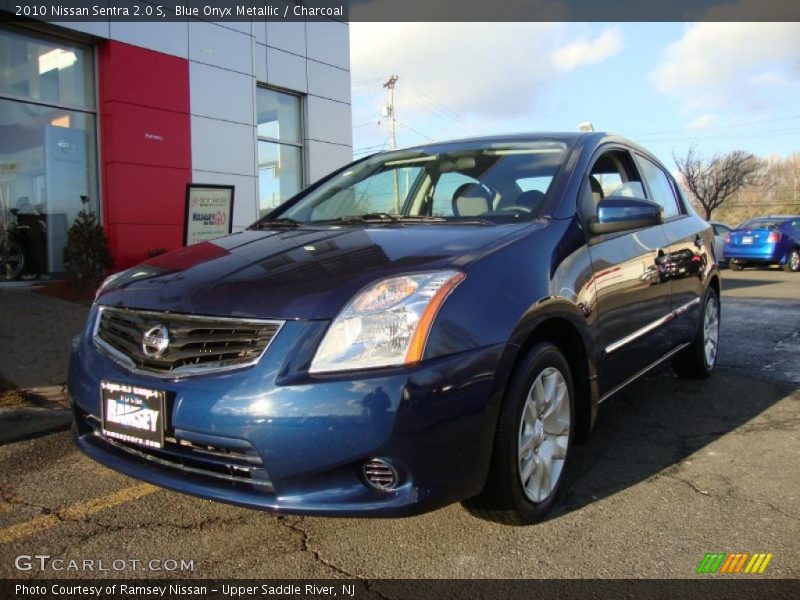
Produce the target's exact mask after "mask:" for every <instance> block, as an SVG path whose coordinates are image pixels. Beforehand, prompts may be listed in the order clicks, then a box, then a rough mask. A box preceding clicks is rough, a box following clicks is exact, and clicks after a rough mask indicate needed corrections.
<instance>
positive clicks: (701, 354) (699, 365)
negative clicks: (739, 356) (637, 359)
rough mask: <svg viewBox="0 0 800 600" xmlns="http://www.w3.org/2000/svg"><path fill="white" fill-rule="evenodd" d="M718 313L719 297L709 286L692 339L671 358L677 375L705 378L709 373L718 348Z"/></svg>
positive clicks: (689, 377) (715, 360)
mask: <svg viewBox="0 0 800 600" xmlns="http://www.w3.org/2000/svg"><path fill="white" fill-rule="evenodd" d="M719 314H720V311H719V297H718V296H717V292H715V291H714V289H713V288H709V289H708V292H706V298H705V302H704V303H703V316H702V319H701V322H700V327H699V328H698V331H697V334H695V337H694V340H692V343H691V344H689V345H688V346H687V347H686V348H684V349H683V350H681V351H680V352H679V353H678V354H676V355H675V357H674V358H673V359H672V368H673V370H674V371H675V373H676V374H677V375H678V377H683V378H686V379H705V378H707V377H708V376H709V375H711V371H713V370H714V366H715V365H716V364H717V351H718V349H719V321H720V319H719Z"/></svg>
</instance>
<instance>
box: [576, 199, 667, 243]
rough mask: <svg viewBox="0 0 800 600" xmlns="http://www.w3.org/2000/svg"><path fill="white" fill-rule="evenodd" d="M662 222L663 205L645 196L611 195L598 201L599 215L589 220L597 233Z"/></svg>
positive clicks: (594, 232)
mask: <svg viewBox="0 0 800 600" xmlns="http://www.w3.org/2000/svg"><path fill="white" fill-rule="evenodd" d="M659 223H661V205H659V204H657V203H655V202H651V201H650V200H645V199H643V198H627V197H624V196H609V197H607V198H603V199H602V200H600V202H598V203H597V216H595V217H592V218H591V219H590V220H589V231H590V232H591V233H593V234H595V235H602V234H604V233H616V232H618V231H627V230H629V229H641V228H643V227H652V226H653V225H658V224H659Z"/></svg>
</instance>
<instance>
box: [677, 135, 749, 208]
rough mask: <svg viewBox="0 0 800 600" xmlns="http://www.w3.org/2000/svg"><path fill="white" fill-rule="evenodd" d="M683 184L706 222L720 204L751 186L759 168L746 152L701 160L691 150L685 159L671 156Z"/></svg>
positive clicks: (737, 151)
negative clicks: (699, 208) (701, 208)
mask: <svg viewBox="0 0 800 600" xmlns="http://www.w3.org/2000/svg"><path fill="white" fill-rule="evenodd" d="M672 158H673V159H674V160H675V164H676V165H677V166H678V171H679V172H680V174H681V178H682V179H683V184H684V185H685V186H686V188H687V189H688V190H689V192H690V193H691V195H692V196H694V199H695V200H696V201H697V202H698V203H699V204H700V206H702V207H703V210H704V211H705V218H706V220H707V221H708V220H710V219H711V214H712V213H713V212H714V210H715V209H717V208H719V207H720V205H722V203H723V202H725V201H726V200H727V199H728V198H730V197H731V196H733V195H734V194H735V193H736V192H738V191H739V190H740V189H742V188H743V187H745V186H749V185H753V184H754V183H755V181H756V180H757V179H758V175H759V172H760V170H761V167H762V163H761V161H760V160H759V159H758V158H756V157H755V156H754V155H753V154H750V153H749V152H744V151H742V150H735V151H733V152H729V153H728V154H715V155H714V156H712V157H711V158H708V159H707V158H704V157H703V156H701V155H700V154H699V153H698V152H697V150H696V148H695V147H694V146H692V147H691V148H689V151H688V152H687V153H686V156H682V157H681V156H676V155H675V154H673V155H672Z"/></svg>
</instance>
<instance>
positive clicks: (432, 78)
mask: <svg viewBox="0 0 800 600" xmlns="http://www.w3.org/2000/svg"><path fill="white" fill-rule="evenodd" d="M564 29H565V26H564V25H562V24H559V23H360V22H359V23H355V22H354V23H351V24H350V54H351V63H352V78H353V81H355V82H358V81H364V80H371V79H374V78H378V77H382V78H386V77H388V76H389V75H391V74H395V75H398V76H399V78H400V80H399V82H398V84H397V91H398V94H401V97H400V98H398V100H399V101H400V100H401V101H402V102H400V104H401V105H402V111H406V114H407V111H408V110H409V109H422V108H423V107H428V108H430V104H429V101H428V100H425V99H424V98H423V97H421V96H420V94H419V93H418V92H422V93H423V94H425V95H427V96H428V97H429V98H432V99H435V101H436V102H438V103H439V104H442V105H443V106H445V107H446V108H447V109H449V110H452V111H455V112H457V113H465V114H471V115H477V116H482V117H493V116H518V115H521V114H524V113H527V112H529V111H530V110H532V109H534V108H535V107H536V105H537V103H538V102H539V98H540V96H541V94H543V93H544V88H545V87H546V86H547V85H548V84H549V83H550V79H551V75H552V72H553V67H552V65H551V64H550V62H549V60H547V57H548V56H549V55H550V51H551V49H552V48H553V47H554V46H555V45H556V44H557V43H558V41H559V38H560V34H561V33H562V32H563V31H564ZM381 93H382V92H381Z"/></svg>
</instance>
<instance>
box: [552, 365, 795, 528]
mask: <svg viewBox="0 0 800 600" xmlns="http://www.w3.org/2000/svg"><path fill="white" fill-rule="evenodd" d="M795 389H796V386H793V385H791V384H784V383H777V382H768V381H765V380H761V379H755V378H752V377H745V376H741V375H739V374H737V373H735V372H733V371H728V370H723V369H717V371H715V373H714V374H713V375H712V376H711V377H710V378H709V379H708V380H706V381H701V382H697V381H685V380H680V379H677V378H676V377H675V376H674V375H673V374H672V372H671V370H670V369H668V368H662V369H660V370H659V371H658V372H657V373H654V374H653V375H651V376H650V377H647V378H645V379H642V380H641V381H639V382H637V383H636V384H634V385H632V386H631V387H630V388H628V389H627V390H625V391H623V392H620V393H619V394H617V395H616V396H614V397H612V398H610V399H609V400H608V401H607V402H605V403H603V405H602V406H601V408H600V413H599V415H598V420H597V423H596V425H595V429H594V431H593V432H592V434H591V436H590V437H589V440H588V441H587V442H586V443H585V444H584V445H581V446H576V447H575V448H574V454H573V456H572V460H573V462H572V465H571V468H570V470H569V471H568V472H567V473H565V475H564V481H563V482H562V486H563V488H562V489H564V490H565V493H564V494H563V496H562V497H561V500H560V501H559V502H558V503H557V505H556V506H554V507H553V510H552V511H551V513H550V514H549V516H548V517H547V520H549V519H555V518H558V517H559V516H561V515H564V514H566V513H569V512H572V511H574V510H578V509H580V508H581V507H583V506H586V505H588V504H591V503H593V502H596V501H598V500H600V499H602V498H605V497H608V496H611V495H613V494H615V493H617V492H619V491H622V490H624V489H626V488H628V487H631V486H633V485H635V484H637V483H639V482H642V481H645V480H648V479H650V478H652V477H654V476H656V475H658V474H659V473H662V472H663V471H665V470H669V469H672V470H677V469H679V468H680V464H681V463H682V462H683V461H684V460H685V459H686V458H687V457H689V456H690V455H692V454H693V453H695V452H697V451H698V450H700V449H702V448H703V447H704V446H706V445H708V444H710V443H711V442H713V441H715V440H717V439H718V438H720V437H722V436H724V435H727V434H730V433H732V432H734V431H736V430H737V429H739V432H743V431H746V430H747V427H744V428H743V427H742V426H743V425H745V424H746V423H747V422H748V421H750V420H751V419H753V418H755V417H757V416H758V415H760V414H761V413H762V412H764V411H765V410H767V409H768V408H769V407H771V406H772V405H773V404H775V403H777V402H778V401H780V400H782V399H783V398H785V397H787V396H788V395H790V394H792V392H793V391H794V390H795ZM740 428H741V429H740Z"/></svg>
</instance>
